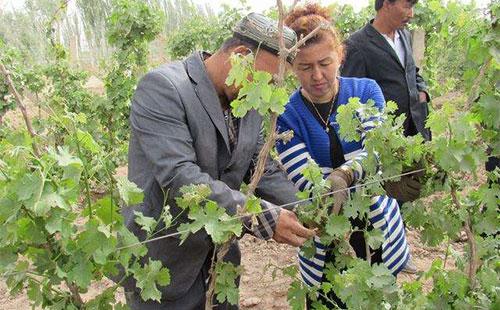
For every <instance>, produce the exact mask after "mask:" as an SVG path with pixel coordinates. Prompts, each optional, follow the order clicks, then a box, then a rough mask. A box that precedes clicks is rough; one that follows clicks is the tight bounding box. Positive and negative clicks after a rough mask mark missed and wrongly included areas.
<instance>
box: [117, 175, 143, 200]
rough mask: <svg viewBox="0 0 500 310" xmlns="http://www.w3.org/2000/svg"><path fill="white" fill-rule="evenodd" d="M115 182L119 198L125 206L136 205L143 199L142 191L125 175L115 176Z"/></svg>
mask: <svg viewBox="0 0 500 310" xmlns="http://www.w3.org/2000/svg"><path fill="white" fill-rule="evenodd" d="M116 182H117V183H116V185H117V186H118V192H119V193H120V198H121V199H122V200H123V201H124V202H125V204H126V205H127V206H133V205H137V204H139V203H141V202H142V201H143V199H144V193H143V191H142V190H141V189H140V188H139V187H137V185H136V184H135V183H132V182H130V181H129V180H128V179H127V178H126V177H117V178H116Z"/></svg>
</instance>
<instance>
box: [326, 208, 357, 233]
mask: <svg viewBox="0 0 500 310" xmlns="http://www.w3.org/2000/svg"><path fill="white" fill-rule="evenodd" d="M350 230H351V222H349V220H348V219H347V218H346V217H345V216H342V215H333V214H332V215H330V216H329V217H328V221H327V223H326V225H325V232H326V233H327V234H328V235H330V236H332V237H336V238H339V239H340V238H344V236H345V235H346V234H347V233H348V232H349V231H350Z"/></svg>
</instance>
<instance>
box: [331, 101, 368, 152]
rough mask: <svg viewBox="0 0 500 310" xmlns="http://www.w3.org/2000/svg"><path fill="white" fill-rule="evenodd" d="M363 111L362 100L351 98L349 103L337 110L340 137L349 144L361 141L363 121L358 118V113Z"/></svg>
mask: <svg viewBox="0 0 500 310" xmlns="http://www.w3.org/2000/svg"><path fill="white" fill-rule="evenodd" d="M362 109H363V105H362V104H361V102H360V99H359V98H357V97H354V98H349V102H348V103H347V104H345V105H340V106H339V107H338V109H337V118H336V120H337V123H338V124H339V126H340V127H339V136H340V138H341V139H344V140H345V141H347V142H350V141H359V140H360V139H361V135H360V131H361V130H362V127H361V120H360V119H359V117H358V111H360V110H362Z"/></svg>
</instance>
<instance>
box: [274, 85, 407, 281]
mask: <svg viewBox="0 0 500 310" xmlns="http://www.w3.org/2000/svg"><path fill="white" fill-rule="evenodd" d="M339 82H340V85H339V94H338V104H339V105H345V104H347V102H348V100H349V98H351V97H359V98H360V102H362V103H366V102H367V101H368V100H369V99H372V100H373V101H374V102H375V106H376V107H378V108H379V110H383V109H384V106H385V100H384V97H383V94H382V91H381V90H380V87H379V86H378V85H377V83H376V82H375V81H373V80H371V79H365V78H361V79H360V78H343V77H340V78H339ZM336 116H337V114H336V113H332V115H331V116H330V119H329V121H330V124H331V126H332V127H333V129H334V130H335V131H336V132H337V133H338V130H339V125H338V124H337V122H336ZM379 121H380V119H379V118H378V117H376V116H374V117H371V118H368V119H364V120H362V126H363V128H364V130H365V131H369V130H370V129H372V128H374V126H376V124H377V122H379ZM287 130H292V131H293V132H294V136H293V139H292V140H291V141H289V142H287V143H283V142H282V141H278V142H277V144H276V148H277V150H278V153H279V158H280V161H281V163H282V165H283V166H284V167H285V169H286V172H287V174H288V178H289V179H290V180H291V181H292V182H293V183H294V184H295V186H296V187H297V188H298V189H299V190H304V189H309V188H310V187H311V185H312V184H310V182H308V181H307V180H306V179H305V178H304V176H303V175H302V170H303V169H304V168H305V167H306V166H307V162H308V160H314V161H315V162H316V163H317V164H318V165H319V166H320V167H321V170H322V172H323V175H324V177H325V178H326V177H327V176H328V174H329V173H330V172H332V171H333V169H332V163H331V157H330V140H329V137H328V134H327V133H326V132H325V130H324V129H323V127H322V126H321V125H320V124H319V123H318V121H317V120H316V118H315V117H314V115H312V114H311V112H310V110H309V109H308V108H307V107H306V106H305V104H304V102H303V100H302V98H301V96H300V92H299V90H297V91H295V92H294V93H293V94H292V96H291V97H290V100H289V102H288V104H287V105H286V109H285V112H284V113H283V114H282V115H280V117H279V118H278V131H279V132H284V131H287ZM339 138H340V137H339ZM340 142H341V144H342V150H343V152H344V158H345V159H346V162H345V163H344V165H346V166H348V167H350V168H351V169H352V170H353V171H354V179H355V182H358V181H359V180H361V179H362V178H363V174H364V172H363V167H362V165H361V162H362V160H363V159H364V158H366V156H367V152H366V151H365V150H364V135H362V137H361V141H360V142H346V141H344V140H343V139H340ZM372 202H373V205H372V206H371V207H370V214H369V219H370V222H371V224H372V225H373V226H374V227H375V228H378V229H381V230H382V233H383V235H384V242H383V244H382V260H383V262H384V264H385V266H386V267H387V268H388V269H389V270H391V272H392V273H393V274H394V275H396V274H397V273H399V272H400V271H401V269H403V267H404V266H405V265H406V262H407V260H408V258H409V256H410V253H409V248H408V244H407V242H406V235H405V231H404V227H403V221H402V218H401V214H400V211H399V205H398V203H397V201H396V200H395V199H393V198H390V197H387V196H376V197H373V198H372ZM314 243H315V246H316V253H315V255H314V257H313V258H312V259H308V258H306V257H305V256H304V255H302V253H301V252H299V266H300V272H301V275H302V279H303V280H304V282H305V283H306V284H307V285H309V286H315V285H319V284H320V283H321V278H322V276H323V267H324V265H325V257H326V256H325V255H326V253H325V249H326V247H327V245H324V244H321V242H320V240H319V238H317V237H316V238H315V240H314Z"/></svg>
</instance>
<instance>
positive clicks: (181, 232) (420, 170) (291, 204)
mask: <svg viewBox="0 0 500 310" xmlns="http://www.w3.org/2000/svg"><path fill="white" fill-rule="evenodd" d="M423 171H425V169H418V170H413V171H409V172H405V173H401V174H398V175H394V176H390V177H386V178H383V179H380V180H376V181H371V182H367V183H362V184H357V185H354V186H351V187H347V188H343V189H339V190H335V191H332V192H328V193H324V194H321V195H317V196H314V197H310V198H306V199H302V200H298V201H295V202H292V203H286V204H282V205H274V206H272V207H270V208H267V209H265V210H262V211H261V212H259V213H256V214H260V213H266V212H270V211H272V210H278V209H282V208H285V207H290V206H296V205H297V204H300V203H303V202H307V201H311V200H313V199H317V198H322V197H326V196H330V195H333V194H335V193H339V192H342V191H345V190H349V192H350V190H351V189H358V188H362V187H365V186H368V185H373V184H377V183H380V182H383V181H388V180H392V179H396V178H400V177H403V176H407V175H412V174H416V173H419V172H423ZM247 216H248V215H242V216H236V217H231V218H229V219H226V220H225V221H234V220H240V219H243V218H245V217H247ZM189 231H190V230H184V231H178V232H175V233H171V234H167V235H163V236H159V237H156V238H152V239H148V240H144V241H141V242H137V243H133V244H129V245H126V246H123V247H119V248H117V250H123V249H127V248H131V247H134V246H138V245H141V244H146V243H150V242H154V241H158V240H162V239H166V238H172V237H176V236H179V235H182V234H184V233H187V232H189Z"/></svg>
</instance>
